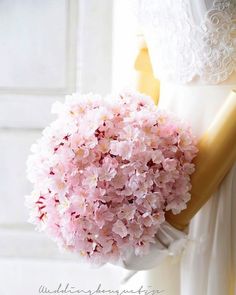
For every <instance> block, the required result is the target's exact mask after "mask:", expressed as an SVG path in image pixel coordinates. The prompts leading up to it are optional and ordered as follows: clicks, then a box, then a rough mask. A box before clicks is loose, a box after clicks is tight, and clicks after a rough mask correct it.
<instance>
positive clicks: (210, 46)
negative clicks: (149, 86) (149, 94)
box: [134, 0, 236, 84]
mask: <svg viewBox="0 0 236 295" xmlns="http://www.w3.org/2000/svg"><path fill="white" fill-rule="evenodd" d="M134 3H135V4H134V11H135V14H136V15H137V17H138V20H139V23H140V24H141V26H142V29H143V32H144V35H145V39H146V41H147V45H148V48H149V52H150V56H151V60H152V66H153V70H154V74H155V76H156V77H157V78H158V79H160V80H166V81H169V82H170V81H174V82H177V83H188V82H191V81H193V80H200V82H202V83H203V84H218V83H220V82H223V81H225V80H227V78H228V77H229V76H230V75H231V74H232V73H233V72H234V71H235V69H236V1H235V0H199V1H190V0H182V1H176V0H169V1H160V0H149V1H145V0H139V1H134Z"/></svg>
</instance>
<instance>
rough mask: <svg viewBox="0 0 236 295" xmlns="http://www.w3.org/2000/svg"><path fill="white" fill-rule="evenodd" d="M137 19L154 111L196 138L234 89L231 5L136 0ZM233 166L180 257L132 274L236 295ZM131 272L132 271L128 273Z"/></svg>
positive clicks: (171, 294) (191, 291)
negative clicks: (155, 84) (156, 84)
mask: <svg viewBox="0 0 236 295" xmlns="http://www.w3.org/2000/svg"><path fill="white" fill-rule="evenodd" d="M136 14H138V17H139V20H140V22H141V24H142V27H143V32H144V35H145V39H146V42H147V45H148V49H149V52H150V57H151V62H152V66H153V70H154V73H155V76H156V77H157V78H158V79H159V80H160V85H161V92H160V100H159V105H158V106H159V108H161V109H167V110H170V111H173V112H174V113H175V114H176V115H178V116H179V117H181V118H183V119H185V120H186V121H188V122H189V124H190V125H191V126H192V129H193V131H194V132H195V134H196V135H197V136H198V137H200V136H201V134H203V133H204V131H205V130H206V128H207V127H208V126H209V124H210V123H211V121H212V120H213V118H214V116H215V115H216V114H217V112H218V111H219V109H220V108H221V106H222V104H223V103H224V101H225V99H226V98H227V96H228V94H229V92H230V91H231V90H232V89H233V88H236V73H235V70H236V0H198V1H192V0H165V1H163V0H140V1H136ZM235 212H236V165H234V167H233V168H232V169H231V171H230V172H229V173H228V175H227V176H226V177H225V179H224V181H223V182H222V183H221V185H220V187H219V189H218V191H217V192H216V193H215V194H214V195H213V196H212V197H211V198H210V200H209V201H208V202H207V203H206V204H205V205H204V206H203V208H202V209H201V210H200V211H199V212H198V213H197V215H196V216H195V217H194V218H193V220H192V221H191V223H190V226H189V230H188V235H187V240H186V241H187V242H186V243H185V247H184V249H183V250H182V251H181V253H180V254H178V253H171V251H169V252H168V256H167V257H166V258H165V259H164V260H163V261H162V262H160V263H159V264H158V263H157V264H158V265H157V266H156V267H154V268H152V269H150V270H146V271H140V272H138V273H136V274H135V275H134V276H133V277H132V278H130V279H129V280H128V282H127V283H126V284H125V285H123V288H126V289H130V288H132V289H133V288H134V287H138V285H139V286H140V285H143V286H149V290H150V288H151V289H156V290H157V289H158V290H163V293H162V294H168V295H236V284H235V283H236V282H235V281H236V213H235ZM131 268H132V267H131Z"/></svg>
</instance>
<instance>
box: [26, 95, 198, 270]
mask: <svg viewBox="0 0 236 295" xmlns="http://www.w3.org/2000/svg"><path fill="white" fill-rule="evenodd" d="M53 111H54V112H55V113H56V114H57V116H58V117H57V119H56V120H55V121H54V122H53V123H52V124H51V125H50V126H49V127H47V128H46V129H45V130H44V131H43V136H42V137H41V138H40V139H39V140H38V142H37V143H36V144H34V145H33V146H32V153H33V154H32V155H31V156H30V157H29V159H28V178H29V179H30V181H31V182H32V183H33V185H34V190H33V192H32V194H31V195H30V196H28V197H27V203H28V206H29V207H30V221H31V222H32V223H34V224H36V226H37V228H38V229H39V230H43V231H45V232H46V233H48V234H49V235H50V236H51V237H52V238H53V239H54V240H55V241H56V242H57V243H58V245H59V246H61V247H63V248H66V249H69V250H70V251H73V252H77V253H80V254H81V255H82V256H84V257H86V258H88V260H89V261H93V262H95V263H99V264H100V263H105V262H116V261H117V260H119V259H125V257H126V255H127V254H128V253H130V251H133V253H135V255H136V256H143V255H145V254H147V253H148V251H149V248H150V245H151V244H152V243H155V234H156V232H157V230H158V228H159V227H160V225H161V224H162V223H163V222H164V220H165V211H166V210H172V212H173V213H175V214H177V213H179V212H180V211H181V210H183V209H184V208H186V203H187V202H188V201H189V199H190V193H189V192H190V189H191V183H190V175H191V174H192V173H193V172H194V165H193V163H192V160H193V158H194V157H195V156H196V153H197V148H196V140H195V138H194V137H193V135H192V133H191V130H190V129H189V127H187V126H185V125H184V124H183V123H182V122H180V121H179V120H177V119H176V118H174V117H173V116H172V115H170V114H167V113H165V112H161V111H159V110H157V107H156V106H155V104H154V103H153V102H152V100H151V99H150V98H149V97H146V96H144V95H141V94H139V93H125V92H124V93H121V94H120V95H117V96H114V97H112V96H110V97H107V98H101V97H100V96H97V95H92V94H88V95H78V94H74V95H72V96H69V97H67V99H66V102H65V103H64V104H61V103H56V104H55V105H54V107H53Z"/></svg>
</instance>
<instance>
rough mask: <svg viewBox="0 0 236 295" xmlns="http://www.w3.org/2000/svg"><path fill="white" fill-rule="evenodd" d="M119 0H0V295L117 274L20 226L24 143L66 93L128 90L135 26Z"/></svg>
mask: <svg viewBox="0 0 236 295" xmlns="http://www.w3.org/2000/svg"><path fill="white" fill-rule="evenodd" d="M127 2H128V1H127V0H114V1H112V0H64V1H63V0H24V1H19V0H1V1H0V65H1V69H0V165H1V166H0V167H1V169H0V294H1V295H16V294H18V295H34V294H39V287H40V285H45V286H47V287H48V288H51V289H53V288H54V289H55V288H56V287H57V286H58V285H59V284H60V283H62V284H63V285H64V286H65V285H66V284H67V283H69V284H71V285H72V286H73V284H74V286H75V287H77V288H81V289H86V288H87V289H93V288H96V287H97V286H98V284H102V286H103V287H104V288H113V289H114V288H115V289H117V288H118V287H119V282H120V279H121V277H122V275H123V271H122V270H121V269H120V268H119V267H115V266H104V267H102V268H101V269H90V268H89V267H88V266H87V265H84V264H83V265H82V264H80V263H79V262H78V261H77V257H76V256H73V255H69V254H65V253H64V254H63V253H60V252H59V250H58V249H57V247H56V246H55V244H54V243H53V242H51V241H50V240H49V239H48V238H47V237H46V236H44V235H43V234H39V233H37V232H35V231H34V228H33V226H31V225H30V224H28V223H27V219H28V213H27V210H26V209H25V207H24V196H25V195H26V194H28V193H29V192H30V190H31V187H30V184H29V183H28V182H27V180H26V173H25V169H26V165H25V162H26V159H27V156H28V154H29V150H30V146H31V144H32V143H33V142H34V141H35V140H36V139H37V138H38V137H40V134H41V131H42V128H44V127H45V126H46V125H47V124H48V123H49V122H50V121H52V120H53V116H52V115H51V114H50V109H51V104H52V103H53V102H54V101H56V100H63V99H64V96H65V95H66V94H70V93H73V92H76V91H78V92H81V93H87V92H94V93H101V94H107V93H110V92H111V91H118V90H119V89H122V88H123V87H127V86H128V87H132V83H133V75H134V70H133V65H134V59H135V55H136V51H137V46H136V38H137V37H136V34H137V24H136V20H135V18H134V15H133V14H132V12H131V7H130V6H129V5H128V3H127Z"/></svg>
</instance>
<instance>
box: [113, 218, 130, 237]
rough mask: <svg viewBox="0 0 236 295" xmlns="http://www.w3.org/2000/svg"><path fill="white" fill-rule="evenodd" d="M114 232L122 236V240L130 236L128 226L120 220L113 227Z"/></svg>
mask: <svg viewBox="0 0 236 295" xmlns="http://www.w3.org/2000/svg"><path fill="white" fill-rule="evenodd" d="M112 231H113V232H114V233H116V234H117V235H119V236H121V238H124V237H126V236H127V234H128V231H127V228H126V226H125V225H124V223H123V222H122V221H120V220H117V221H116V223H115V224H114V225H113V227H112Z"/></svg>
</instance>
